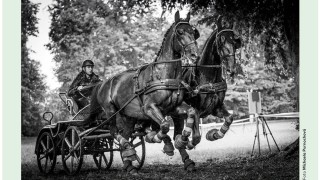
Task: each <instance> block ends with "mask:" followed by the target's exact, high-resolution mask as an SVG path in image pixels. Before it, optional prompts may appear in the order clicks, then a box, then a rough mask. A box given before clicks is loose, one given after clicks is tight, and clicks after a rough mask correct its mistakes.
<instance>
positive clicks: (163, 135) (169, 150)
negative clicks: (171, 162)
mask: <svg viewBox="0 0 320 180" xmlns="http://www.w3.org/2000/svg"><path fill="white" fill-rule="evenodd" d="M145 112H146V113H147V114H148V116H149V117H151V118H152V119H153V120H154V121H155V122H156V123H158V124H159V125H160V131H159V132H158V133H157V134H155V132H150V133H148V135H147V139H146V141H147V142H158V143H159V142H161V141H162V140H163V142H164V147H163V151H164V152H165V153H166V154H167V155H169V156H173V151H174V147H173V144H172V142H171V138H170V137H169V136H168V135H167V133H168V132H169V130H170V123H169V121H168V120H166V119H165V118H164V117H163V115H162V113H161V111H160V109H159V108H158V107H157V106H156V105H155V104H150V105H149V106H146V109H145Z"/></svg>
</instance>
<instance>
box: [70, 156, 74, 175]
mask: <svg viewBox="0 0 320 180" xmlns="http://www.w3.org/2000/svg"><path fill="white" fill-rule="evenodd" d="M73 159H74V157H73V156H71V172H73Z"/></svg>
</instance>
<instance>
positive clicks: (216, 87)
mask: <svg viewBox="0 0 320 180" xmlns="http://www.w3.org/2000/svg"><path fill="white" fill-rule="evenodd" d="M227 88H228V87H227V83H226V82H225V81H222V82H219V83H207V84H203V85H201V86H198V87H197V88H196V90H194V91H195V93H197V94H212V93H217V92H221V91H226V90H227Z"/></svg>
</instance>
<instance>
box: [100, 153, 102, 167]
mask: <svg viewBox="0 0 320 180" xmlns="http://www.w3.org/2000/svg"><path fill="white" fill-rule="evenodd" d="M101 162H102V154H99V167H100V168H101V167H102V163H101Z"/></svg>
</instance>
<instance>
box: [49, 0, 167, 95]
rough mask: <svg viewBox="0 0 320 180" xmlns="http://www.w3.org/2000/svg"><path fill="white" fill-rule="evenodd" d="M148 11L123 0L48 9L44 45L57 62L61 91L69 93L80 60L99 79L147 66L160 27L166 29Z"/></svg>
mask: <svg viewBox="0 0 320 180" xmlns="http://www.w3.org/2000/svg"><path fill="white" fill-rule="evenodd" d="M146 7H147V8H146ZM153 8H154V7H151V6H147V5H144V6H141V7H140V6H136V5H135V4H130V3H126V1H108V2H105V1H94V2H91V3H84V1H82V0H77V1H72V2H70V1H67V0H64V1H55V3H54V5H53V6H52V7H50V13H51V17H52V23H51V28H50V34H49V36H50V40H51V42H50V43H49V44H48V45H47V46H48V48H49V49H50V50H51V51H52V53H54V55H55V57H54V60H55V61H56V62H57V63H58V68H57V70H56V73H57V76H58V80H59V81H60V82H63V86H62V87H61V90H66V89H67V88H68V86H69V84H70V83H71V81H72V80H73V79H74V77H75V76H76V75H77V73H78V72H79V71H81V68H80V67H81V63H82V61H83V60H85V59H92V60H93V61H94V62H95V64H96V66H95V68H96V69H97V73H98V75H100V77H102V79H104V78H108V77H110V76H112V75H114V74H115V73H118V72H121V71H123V70H125V69H127V68H131V67H136V66H138V65H141V64H144V63H146V62H151V61H152V60H153V59H154V58H155V55H156V52H157V51H158V49H159V47H160V44H161V37H162V36H161V34H162V33H163V32H162V29H160V28H159V27H162V26H169V25H168V24H167V22H166V21H162V19H160V18H155V17H154V16H152V9H153ZM141 14H145V15H146V16H142V15H141ZM71 69H72V71H70V70H71Z"/></svg>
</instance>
